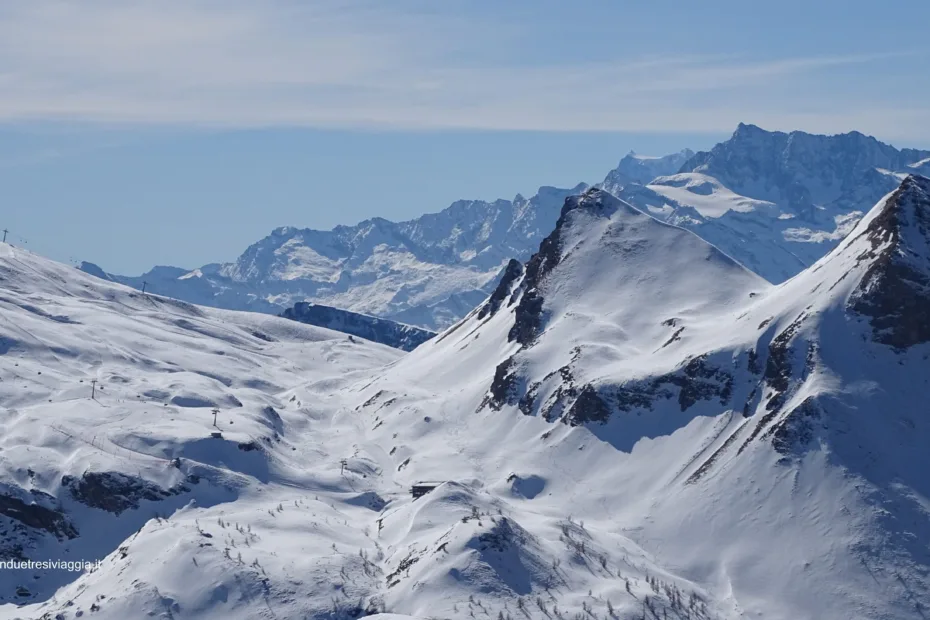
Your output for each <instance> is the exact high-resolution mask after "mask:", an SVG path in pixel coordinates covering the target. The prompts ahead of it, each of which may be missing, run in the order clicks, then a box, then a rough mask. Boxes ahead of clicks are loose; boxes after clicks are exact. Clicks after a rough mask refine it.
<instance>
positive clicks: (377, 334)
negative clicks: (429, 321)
mask: <svg viewBox="0 0 930 620" xmlns="http://www.w3.org/2000/svg"><path fill="white" fill-rule="evenodd" d="M281 316H283V317H284V318H286V319H291V320H294V321H300V322H301V323H307V324H308V325H316V326H318V327H326V328H327V329H332V330H335V331H340V332H344V333H347V334H350V335H352V336H358V337H359V338H365V339H366V340H371V341H372V342H378V343H380V344H386V345H387V346H389V347H394V348H395V349H401V350H402V351H412V350H414V349H415V348H417V347H418V346H420V345H421V344H423V343H424V342H426V341H427V340H429V339H430V338H432V337H433V336H435V335H436V332H431V331H428V330H425V329H420V328H419V327H413V326H412V325H404V324H403V323H396V322H394V321H389V320H387V319H379V318H377V317H373V316H368V315H367V314H359V313H357V312H349V311H348V310H341V309H339V308H332V307H330V306H324V305H321V304H311V303H308V302H305V301H304V302H298V303H296V304H294V307H293V308H288V309H287V310H285V311H284V312H283V313H281Z"/></svg>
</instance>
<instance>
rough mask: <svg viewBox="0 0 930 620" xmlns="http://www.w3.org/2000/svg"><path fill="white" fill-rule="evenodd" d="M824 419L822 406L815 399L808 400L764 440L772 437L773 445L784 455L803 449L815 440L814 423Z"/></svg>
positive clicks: (772, 429)
mask: <svg viewBox="0 0 930 620" xmlns="http://www.w3.org/2000/svg"><path fill="white" fill-rule="evenodd" d="M822 417H823V412H822V411H821V409H820V406H819V405H818V404H817V402H816V401H815V400H814V399H813V398H806V399H805V400H804V402H802V403H801V404H800V405H798V406H797V407H795V408H794V409H793V410H792V411H791V413H789V414H788V415H786V416H785V417H784V418H782V419H781V420H779V422H778V423H777V424H775V425H774V426H773V427H772V428H770V429H769V430H768V431H766V433H765V435H764V436H763V437H764V438H768V437H771V438H772V445H773V446H774V447H775V449H776V450H778V451H779V452H781V453H782V454H789V453H791V452H792V451H793V450H794V449H796V448H802V447H804V446H805V445H807V444H808V443H810V441H811V440H812V439H813V438H814V423H815V422H816V421H817V420H819V419H821V418H822Z"/></svg>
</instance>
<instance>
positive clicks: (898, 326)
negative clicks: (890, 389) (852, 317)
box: [849, 175, 930, 349]
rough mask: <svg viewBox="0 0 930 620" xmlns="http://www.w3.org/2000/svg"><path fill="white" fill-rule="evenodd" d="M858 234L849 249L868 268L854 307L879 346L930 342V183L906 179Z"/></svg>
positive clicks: (854, 297)
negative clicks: (870, 327) (865, 318)
mask: <svg viewBox="0 0 930 620" xmlns="http://www.w3.org/2000/svg"><path fill="white" fill-rule="evenodd" d="M856 233H858V234H856V236H855V237H854V239H853V240H852V241H851V242H850V245H849V249H850V250H852V251H856V252H858V254H857V256H856V261H857V263H862V262H865V263H866V264H867V266H868V267H867V270H866V272H865V274H864V275H863V277H862V279H861V280H860V282H859V284H858V286H857V287H856V289H855V291H854V292H853V294H852V297H851V303H850V307H851V308H852V309H853V310H855V311H856V312H859V313H860V314H863V315H865V316H868V317H869V319H870V321H871V324H872V328H873V332H874V337H875V339H876V340H877V341H878V342H881V343H883V344H887V345H891V346H893V347H895V348H897V349H906V348H908V347H910V346H913V345H916V344H920V343H924V342H930V179H928V178H926V177H923V176H918V175H911V176H908V177H907V178H905V179H904V181H902V183H901V185H900V187H899V188H898V189H897V190H895V191H894V192H893V193H892V194H891V195H890V196H889V197H888V198H887V199H886V200H885V201H883V202H882V203H879V205H877V206H876V207H875V209H874V210H873V212H872V213H870V214H869V217H867V218H866V219H865V220H864V221H863V222H862V224H861V225H860V227H859V229H857V231H856Z"/></svg>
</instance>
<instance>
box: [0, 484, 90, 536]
mask: <svg viewBox="0 0 930 620" xmlns="http://www.w3.org/2000/svg"><path fill="white" fill-rule="evenodd" d="M43 495H44V494H43ZM0 514H2V515H4V516H6V517H9V518H10V519H13V520H14V521H18V522H20V523H22V524H23V525H25V526H27V527H30V528H32V529H36V530H42V531H45V532H48V533H49V534H52V535H53V536H55V537H57V538H59V539H63V538H75V537H77V535H78V532H77V530H76V529H75V528H74V526H73V525H72V524H71V522H70V521H68V518H67V517H66V516H65V514H64V512H63V511H62V510H61V509H60V508H49V507H46V506H42V505H40V504H38V503H36V502H29V503H27V502H25V501H24V500H22V499H20V498H18V497H15V496H14V495H12V494H0Z"/></svg>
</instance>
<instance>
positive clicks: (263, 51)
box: [0, 0, 930, 135]
mask: <svg viewBox="0 0 930 620" xmlns="http://www.w3.org/2000/svg"><path fill="white" fill-rule="evenodd" d="M456 6H458V7H459V8H461V6H462V5H461V4H458V3H448V4H444V3H426V2H411V1H407V2H398V3H375V2H365V1H362V0H355V1H337V0H324V1H317V2H296V1H293V0H268V1H266V2H250V1H246V0H226V1H224V2H220V1H218V0H188V1H180V0H163V1H161V2H157V3H155V2H142V1H139V0H120V1H116V0H89V1H83V2H77V1H65V0H57V1H56V0H49V1H46V2H34V1H33V0H7V2H5V3H4V4H3V5H0V122H12V121H23V120H42V121H45V120H53V121H78V122H96V123H116V124H125V123H128V124H172V125H193V126H233V127H265V126H309V127H351V128H376V129H414V130H424V129H425V130H429V129H446V128H455V129H496V130H549V131H575V130H580V131H587V130H595V131H610V130H664V131H724V130H727V129H732V127H733V125H734V124H735V122H736V121H737V120H753V121H756V122H763V121H765V122H768V123H769V125H770V126H772V127H779V126H786V125H788V124H790V123H797V122H799V121H802V122H803V123H805V125H804V128H810V129H816V130H820V131H832V130H836V131H843V130H846V129H849V128H850V126H849V125H843V123H844V122H853V121H855V122H857V123H858V124H857V125H856V126H858V127H860V128H862V129H864V130H868V131H873V132H876V133H880V134H883V135H896V134H898V133H900V132H901V131H902V130H903V125H902V121H901V120H900V119H899V118H898V117H896V116H895V113H896V111H899V108H900V109H901V111H903V112H906V115H907V117H908V118H909V119H916V120H918V121H922V122H923V123H924V124H926V123H927V121H930V111H928V110H927V109H923V108H921V107H919V106H918V107H915V106H913V105H910V106H909V105H907V102H900V101H894V100H891V99H890V98H889V97H890V95H887V94H883V93H882V92H875V93H871V94H870V96H869V97H867V98H861V99H859V100H857V101H856V102H855V103H851V102H850V101H849V100H848V99H847V100H841V101H837V97H835V96H833V95H831V93H832V92H833V90H834V86H835V84H834V83H833V82H832V81H831V79H832V80H835V77H832V74H834V73H835V72H837V71H838V70H842V69H843V68H844V67H856V66H860V65H874V64H875V63H887V62H892V60H893V59H894V58H895V57H896V56H895V54H894V53H892V54H889V53H887V52H886V51H881V52H880V53H876V54H862V55H847V56H843V55H823V56H803V57H777V58H747V57H745V56H731V55H727V54H719V55H682V54H677V55H676V54H671V55H655V54H652V55H650V54H648V53H638V52H635V53H634V52H626V53H623V54H620V53H618V54H615V55H614V56H613V57H611V58H607V59H604V58H599V59H597V60H588V59H575V60H573V61H571V62H557V61H553V60H552V59H540V60H538V61H535V62H528V61H527V60H526V59H525V58H519V57H518V56H519V55H518V54H516V53H515V52H514V50H515V49H518V48H519V46H520V44H521V38H525V39H529V38H531V36H532V33H531V32H530V31H529V29H527V31H523V30H521V24H520V23H516V22H510V23H500V22H496V21H492V20H490V19H483V18H482V16H481V15H480V13H475V12H471V13H469V14H463V13H462V12H461V11H456V10H455V9H454V8H448V7H456ZM879 110H882V111H887V110H892V111H893V113H892V114H891V115H890V116H889V115H887V114H884V112H883V114H884V115H880V114H877V113H876V112H877V111H879Z"/></svg>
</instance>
